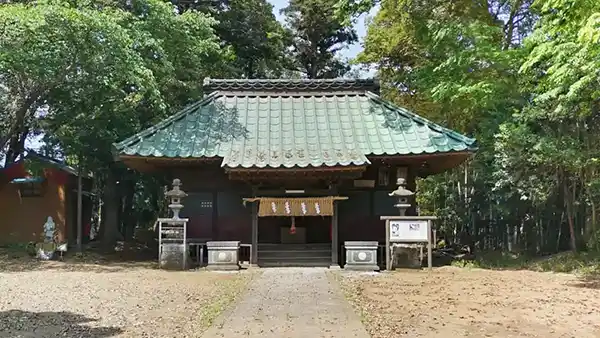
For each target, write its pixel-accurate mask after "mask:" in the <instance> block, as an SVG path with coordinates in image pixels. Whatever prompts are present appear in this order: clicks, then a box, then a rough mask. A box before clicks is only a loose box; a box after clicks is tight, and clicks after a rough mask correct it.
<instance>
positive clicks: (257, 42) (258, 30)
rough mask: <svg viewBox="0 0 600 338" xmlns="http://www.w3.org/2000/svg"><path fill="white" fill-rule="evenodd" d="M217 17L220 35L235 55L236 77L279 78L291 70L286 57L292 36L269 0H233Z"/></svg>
mask: <svg viewBox="0 0 600 338" xmlns="http://www.w3.org/2000/svg"><path fill="white" fill-rule="evenodd" d="M216 17H217V19H218V21H219V24H218V26H217V34H218V35H219V37H220V38H221V40H222V42H223V44H224V45H225V46H229V47H230V48H231V49H232V51H233V54H234V55H233V60H232V62H231V64H230V67H231V68H233V69H232V71H233V73H234V75H233V76H235V77H245V78H273V77H280V76H281V75H282V73H283V72H284V70H285V69H286V68H289V67H290V65H289V62H290V61H289V60H288V58H287V57H286V49H287V47H288V46H289V43H290V36H289V35H288V32H287V31H286V30H284V29H283V26H282V25H281V24H280V23H279V22H278V21H277V19H276V18H275V15H274V14H273V5H271V4H269V3H268V2H267V1H266V0H243V1H241V0H239V1H232V2H230V3H229V5H228V6H225V8H224V9H223V10H221V11H220V12H218V13H217V15H216Z"/></svg>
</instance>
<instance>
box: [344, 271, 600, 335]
mask: <svg viewBox="0 0 600 338" xmlns="http://www.w3.org/2000/svg"><path fill="white" fill-rule="evenodd" d="M336 279H338V281H339V282H340V283H341V284H342V287H343V289H344V291H345V293H346V296H347V298H348V299H349V300H350V301H351V303H353V304H354V306H355V308H356V309H357V311H359V312H360V313H361V314H362V316H363V321H364V322H365V324H366V326H367V329H368V331H369V333H370V334H371V335H372V337H375V338H377V337H382V338H383V337H385V338H388V337H428V338H437V337H439V338H446V337H541V338H542V337H543V338H559V337H577V338H587V337H590V338H591V337H600V310H599V309H600V289H598V285H597V284H595V283H593V282H584V281H581V280H580V279H578V278H576V277H575V276H572V275H567V274H553V273H540V272H531V271H490V270H481V269H471V270H469V269H460V268H452V267H444V268H438V269H434V270H433V271H432V272H428V271H414V270H412V271H411V270H408V271H396V272H393V273H383V274H380V275H377V276H373V275H370V276H369V275H365V274H356V273H349V272H342V273H339V274H337V275H336Z"/></svg>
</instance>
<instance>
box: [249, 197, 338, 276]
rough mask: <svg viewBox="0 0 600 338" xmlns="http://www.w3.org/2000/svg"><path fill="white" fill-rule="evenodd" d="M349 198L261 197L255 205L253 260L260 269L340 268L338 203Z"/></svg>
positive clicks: (255, 200)
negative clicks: (338, 266)
mask: <svg viewBox="0 0 600 338" xmlns="http://www.w3.org/2000/svg"><path fill="white" fill-rule="evenodd" d="M344 199H346V198H345V197H338V196H326V197H257V198H249V199H245V201H246V202H253V204H254V206H253V209H252V210H253V212H252V213H253V228H252V235H253V239H252V246H253V248H256V250H253V251H254V252H256V256H255V257H253V260H254V262H255V263H256V264H258V265H259V266H263V267H267V266H331V265H337V264H339V263H338V261H337V257H338V243H337V215H336V212H335V211H336V209H337V206H336V203H335V202H336V201H339V200H344Z"/></svg>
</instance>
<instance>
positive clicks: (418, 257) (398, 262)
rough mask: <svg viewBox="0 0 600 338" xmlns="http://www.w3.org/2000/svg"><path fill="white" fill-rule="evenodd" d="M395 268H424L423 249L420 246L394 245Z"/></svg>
mask: <svg viewBox="0 0 600 338" xmlns="http://www.w3.org/2000/svg"><path fill="white" fill-rule="evenodd" d="M393 257H394V265H393V266H392V269H394V268H409V269H410V268H412V269H420V268H421V267H422V259H423V253H422V247H420V246H419V245H418V244H394V246H393Z"/></svg>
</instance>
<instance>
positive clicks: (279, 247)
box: [258, 243, 331, 251]
mask: <svg viewBox="0 0 600 338" xmlns="http://www.w3.org/2000/svg"><path fill="white" fill-rule="evenodd" d="M258 250H259V251H295V250H331V244H329V243H323V244H321V243H317V244H259V245H258Z"/></svg>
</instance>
